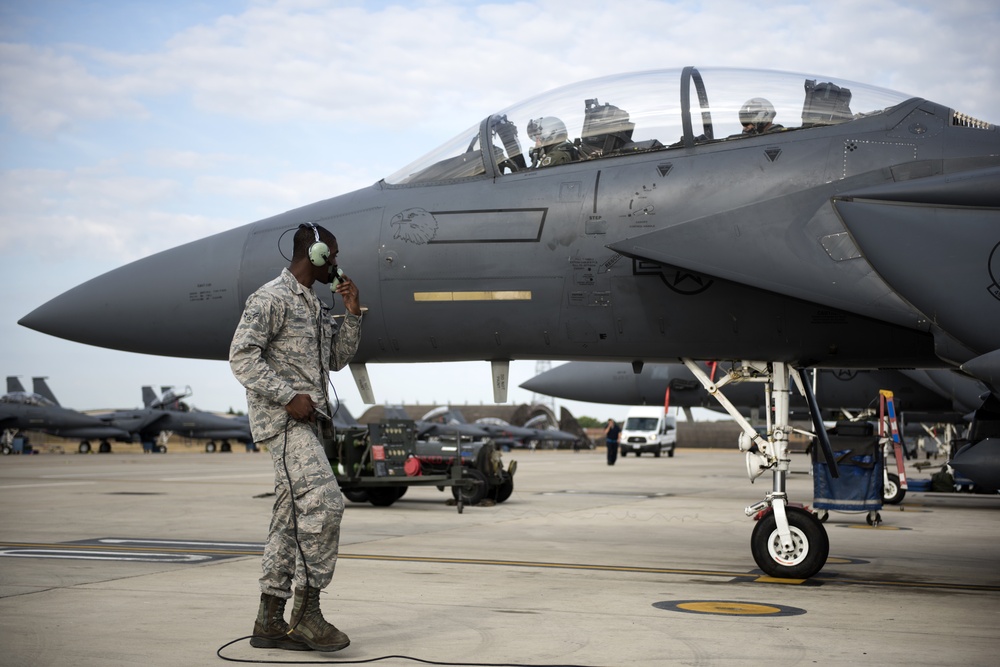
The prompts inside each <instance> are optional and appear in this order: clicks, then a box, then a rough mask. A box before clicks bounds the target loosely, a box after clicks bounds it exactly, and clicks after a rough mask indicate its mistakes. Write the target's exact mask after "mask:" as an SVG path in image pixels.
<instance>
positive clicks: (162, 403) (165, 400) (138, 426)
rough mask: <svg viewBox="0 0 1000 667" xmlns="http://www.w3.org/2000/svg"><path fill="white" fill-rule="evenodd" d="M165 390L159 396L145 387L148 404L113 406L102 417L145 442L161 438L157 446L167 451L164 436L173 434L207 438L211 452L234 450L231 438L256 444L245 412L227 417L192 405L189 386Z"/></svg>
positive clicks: (164, 388)
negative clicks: (187, 399)
mask: <svg viewBox="0 0 1000 667" xmlns="http://www.w3.org/2000/svg"><path fill="white" fill-rule="evenodd" d="M162 392H163V393H162V394H161V395H160V396H157V395H156V393H155V392H154V391H153V388H152V387H149V386H146V387H143V388H142V396H143V403H144V405H145V406H146V407H143V408H137V409H132V410H113V411H110V412H106V413H102V414H101V415H100V417H101V419H103V420H105V421H107V422H108V423H110V424H114V425H115V426H119V427H121V428H123V429H126V430H128V431H129V432H130V433H132V434H133V435H134V437H135V438H136V439H138V440H139V441H140V442H142V443H153V442H155V441H157V440H160V442H159V443H158V444H156V445H154V446H153V447H154V449H156V451H160V452H166V444H165V442H164V441H165V439H166V438H165V437H163V438H161V436H169V435H170V434H177V435H181V436H183V437H186V438H198V439H202V440H207V441H208V442H207V443H206V444H205V451H206V452H209V453H212V452H215V451H223V452H228V451H231V449H232V447H231V445H230V443H229V441H230V440H235V441H237V442H241V443H243V444H244V445H245V446H247V447H248V448H253V437H252V436H251V435H250V420H249V419H248V418H247V417H246V416H245V415H244V416H234V417H223V416H220V415H216V414H213V413H211V412H203V411H201V410H195V409H194V408H191V407H190V406H189V405H188V404H187V403H184V402H183V401H182V400H181V399H182V398H186V397H187V396H190V395H191V388H190V387H186V388H185V389H184V390H183V391H178V390H175V389H174V388H173V387H162Z"/></svg>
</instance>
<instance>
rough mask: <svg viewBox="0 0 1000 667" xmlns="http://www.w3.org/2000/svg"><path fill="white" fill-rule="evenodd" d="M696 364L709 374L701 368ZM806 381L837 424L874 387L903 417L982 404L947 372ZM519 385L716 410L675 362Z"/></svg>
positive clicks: (743, 391) (798, 400) (559, 371)
mask: <svg viewBox="0 0 1000 667" xmlns="http://www.w3.org/2000/svg"><path fill="white" fill-rule="evenodd" d="M702 366H703V367H704V368H705V370H706V372H708V373H711V372H712V371H711V369H710V367H709V365H707V364H702ZM935 378H938V379H939V381H940V383H941V384H939V383H938V382H935ZM810 380H811V381H812V382H813V383H814V391H815V393H816V397H817V399H818V400H819V402H820V404H821V407H822V408H823V417H824V419H837V418H838V417H840V416H842V415H843V412H842V410H849V411H851V412H854V411H859V410H864V409H866V408H869V407H872V406H873V405H874V406H877V404H878V392H879V390H880V389H888V390H891V391H892V392H893V394H894V395H895V397H896V400H897V404H898V406H899V409H900V410H901V411H906V412H907V413H908V414H909V413H913V414H923V413H934V414H935V415H936V417H938V418H948V419H953V418H955V417H958V416H961V415H966V414H969V413H971V412H972V411H973V410H975V409H976V407H978V405H979V404H980V403H982V400H981V399H980V398H979V397H980V396H981V395H982V394H983V393H984V392H986V391H988V390H987V388H986V386H985V385H983V384H982V383H981V382H978V381H976V380H973V379H971V378H969V377H967V376H964V375H961V374H959V373H955V372H954V371H950V370H931V371H914V370H905V369H904V370H856V369H853V370H833V369H820V370H817V371H816V373H815V377H813V376H812V375H810ZM521 387H522V388H523V389H527V390H528V391H532V392H535V393H538V394H544V395H546V396H554V397H557V398H565V399H569V400H574V401H585V402H591V403H613V404H619V405H662V404H663V403H664V400H665V399H664V397H665V394H666V391H667V389H668V388H669V390H670V395H669V397H668V398H667V400H668V401H669V406H670V407H677V408H681V409H684V410H686V411H689V410H690V409H691V408H696V407H698V408H707V409H709V410H716V411H723V410H722V408H721V407H719V405H718V403H716V401H715V399H713V398H712V397H711V396H710V395H709V394H708V392H706V391H705V389H704V387H702V385H701V383H700V382H699V381H698V379H697V378H695V376H694V375H693V374H692V373H691V371H690V370H688V369H687V367H686V366H684V365H683V364H645V365H643V366H642V368H641V369H639V372H636V370H635V368H634V367H633V366H632V365H631V364H626V363H621V362H614V361H591V362H582V361H573V362H570V363H568V364H562V365H561V366H556V367H555V368H553V369H551V370H549V371H546V372H544V373H541V374H540V375H536V376H535V377H533V378H531V379H530V380H528V381H527V382H524V383H522V384H521ZM727 396H728V397H729V399H730V400H731V401H732V402H733V403H734V404H735V405H736V406H737V407H738V408H740V410H741V412H742V413H743V414H744V415H746V416H749V415H750V413H751V411H753V410H758V411H759V410H760V409H762V408H763V407H764V396H763V395H762V392H761V391H760V390H759V388H757V387H753V386H752V385H746V384H744V385H737V386H736V387H733V389H732V390H730V391H729V392H727ZM790 403H791V410H792V413H793V414H794V415H796V417H797V418H800V419H801V418H805V419H808V417H809V412H808V405H807V404H806V400H805V397H804V396H802V395H801V394H798V393H797V392H793V393H792V396H791V399H790ZM688 419H689V420H691V417H690V416H689V417H688Z"/></svg>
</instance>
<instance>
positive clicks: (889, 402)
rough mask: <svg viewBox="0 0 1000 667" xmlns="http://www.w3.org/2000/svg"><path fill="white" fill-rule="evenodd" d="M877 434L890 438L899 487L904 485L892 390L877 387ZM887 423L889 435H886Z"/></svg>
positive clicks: (900, 443) (904, 478)
mask: <svg viewBox="0 0 1000 667" xmlns="http://www.w3.org/2000/svg"><path fill="white" fill-rule="evenodd" d="M878 417H879V419H878V436H879V438H886V437H890V438H891V439H892V451H893V454H895V457H896V470H897V472H898V473H899V488H901V489H905V488H907V487H906V472H905V471H904V470H903V441H902V439H901V438H900V436H899V423H898V421H897V420H896V402H895V400H894V399H893V397H892V392H891V391H889V390H888V389H879V392H878ZM887 425H888V431H889V435H888V436H887V435H886V426H887Z"/></svg>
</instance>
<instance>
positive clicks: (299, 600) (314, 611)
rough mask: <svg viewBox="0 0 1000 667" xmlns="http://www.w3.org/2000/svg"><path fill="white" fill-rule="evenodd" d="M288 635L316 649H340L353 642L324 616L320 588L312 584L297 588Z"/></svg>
mask: <svg viewBox="0 0 1000 667" xmlns="http://www.w3.org/2000/svg"><path fill="white" fill-rule="evenodd" d="M288 636H289V637H290V638H292V639H294V640H295V641H297V642H302V643H304V644H305V645H306V646H308V647H309V648H311V649H313V650H314V651H339V650H340V649H342V648H347V647H348V645H350V643H351V640H350V639H348V638H347V635H345V634H344V633H343V632H341V631H340V630H338V629H337V628H335V627H334V626H332V625H330V624H329V623H327V622H326V619H325V618H323V614H322V613H321V612H320V610H319V589H318V588H312V587H310V586H306V587H305V588H298V589H296V590H295V606H294V607H293V608H292V627H291V630H290V631H289V633H288Z"/></svg>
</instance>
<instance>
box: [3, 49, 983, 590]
mask: <svg viewBox="0 0 1000 667" xmlns="http://www.w3.org/2000/svg"><path fill="white" fill-rule="evenodd" d="M754 99H758V100H759V99H766V100H767V105H766V106H765V105H760V107H759V108H757V109H755V110H754V111H753V114H751V115H752V116H753V117H754V118H753V119H752V120H753V122H744V121H745V120H746V119H745V118H743V117H742V116H741V111H742V110H744V106H745V103H746V102H747V101H748V100H754ZM552 119H557V120H558V121H559V124H561V126H562V127H565V128H566V131H565V132H562V131H561V130H560V129H559V125H557V124H556V123H552V122H551V120H552ZM539 126H541V127H543V128H545V127H548V129H547V130H546V131H545V132H541V133H533V134H534V135H535V136H538V137H541V136H544V137H551V138H552V139H553V140H566V139H568V140H569V141H571V142H572V144H573V146H574V148H575V150H570V149H566V150H565V151H564V152H566V153H567V154H569V155H570V156H571V158H572V159H571V161H569V162H567V163H565V164H561V165H558V166H551V167H543V168H529V162H528V159H527V154H528V152H529V151H528V147H530V146H534V145H535V143H536V142H535V140H534V139H535V137H534V136H529V135H528V133H527V131H528V128H529V127H534V128H538V127H539ZM747 126H751V127H747ZM744 130H747V131H744ZM750 130H753V131H750ZM539 148H541V149H544V144H541V145H540V146H539ZM532 162H533V161H532ZM543 163H544V161H543ZM998 166H1000V132H998V130H997V128H996V127H995V126H993V125H991V124H989V123H986V122H983V121H979V120H976V119H972V118H969V117H968V116H966V115H964V114H962V113H960V112H958V111H956V110H954V109H951V108H949V107H946V106H943V105H941V104H938V103H935V102H931V101H929V100H925V99H921V98H919V97H913V96H910V95H904V94H899V93H895V92H892V91H888V90H884V89H879V88H874V87H871V86H866V85H863V84H859V83H853V82H849V81H843V80H837V79H832V78H829V77H818V76H811V75H800V74H789V73H776V72H752V71H748V70H723V69H702V70H698V69H695V68H693V67H687V68H684V69H682V70H660V71H650V72H643V73H638V74H628V75H621V76H615V77H606V78H604V79H598V80H593V81H587V82H582V83H579V84H574V85H571V86H566V87H563V88H560V89H557V90H554V91H551V92H549V93H546V94H544V95H539V96H537V97H534V98H531V99H530V100H528V101H526V102H523V103H521V104H516V105H513V106H511V107H508V108H506V109H504V110H501V111H499V112H497V113H493V114H491V115H489V116H487V117H485V118H484V119H483V120H482V122H480V123H478V124H477V125H476V126H474V127H472V128H469V129H468V130H466V131H464V132H462V133H460V134H459V135H458V136H457V137H456V138H455V139H454V140H452V141H451V142H448V143H446V144H444V145H442V146H441V147H440V148H438V149H437V150H435V151H432V152H431V153H429V154H428V155H427V156H425V157H424V158H421V159H419V160H417V161H415V162H413V163H411V164H409V165H407V166H406V167H404V168H403V169H400V170H399V171H397V172H396V173H394V174H391V175H390V176H388V177H386V178H385V179H383V180H381V181H379V182H378V183H376V184H375V185H373V186H371V187H369V188H365V189H362V190H359V191H357V192H353V193H350V194H346V195H342V196H340V197H335V198H333V199H328V200H325V201H321V202H317V203H315V204H311V205H308V206H304V207H302V208H298V209H295V210H292V211H288V212H286V213H283V214H280V215H277V216H274V217H271V218H267V219H265V220H261V221H259V222H257V223H253V224H251V225H247V226H244V227H240V228H237V229H233V230H230V231H227V232H223V233H221V234H218V235H215V236H212V237H209V238H207V239H204V240H202V241H198V242H194V243H190V244H187V245H184V246H180V247H178V248H175V249H173V250H167V251H164V252H161V253H159V254H157V255H153V256H151V257H148V258H146V259H143V260H140V261H138V262H135V263H132V264H130V265H127V266H125V267H122V268H120V269H117V270H114V271H111V272H109V273H107V274H105V275H103V276H99V277H98V278H95V279H93V280H91V281H89V282H87V283H85V284H83V285H81V286H79V287H77V288H74V289H72V290H70V291H68V292H66V293H65V294H63V295H61V296H60V297H57V298H55V299H53V300H52V301H50V302H48V303H46V304H44V305H42V306H40V307H39V308H38V309H36V310H35V311H33V312H32V313H30V314H28V315H27V316H26V317H24V318H22V320H21V323H22V324H24V325H26V326H29V327H32V328H35V329H38V330H40V331H45V332H47V333H51V334H53V335H57V336H62V337H65V338H69V339H71V340H77V341H80V342H84V343H89V344H94V345H102V346H106V347H112V348H117V349H123V350H130V351H135V352H147V353H153V354H165V355H175V356H185V357H195V358H208V359H221V358H225V356H226V353H227V350H228V345H229V341H230V338H231V336H232V332H233V330H234V328H235V324H236V322H237V320H238V318H239V317H240V312H241V309H242V305H243V303H244V300H245V299H246V297H247V296H248V295H249V294H250V293H251V292H252V291H253V290H254V289H256V288H257V287H258V286H260V285H261V284H263V283H264V282H265V281H267V280H269V279H271V278H272V277H273V276H274V275H275V274H276V273H277V272H278V270H279V269H280V268H281V267H282V266H283V265H285V264H287V262H288V259H289V257H290V256H291V232H293V231H294V230H295V229H296V228H297V226H298V225H299V224H302V223H304V222H309V221H313V222H317V223H320V224H324V225H327V226H329V227H330V228H331V229H332V231H334V233H335V234H336V235H337V237H338V239H339V242H340V246H341V248H342V255H343V257H344V259H343V265H342V266H343V268H344V270H345V271H346V272H347V273H348V274H349V275H350V276H351V277H352V278H353V279H354V280H355V281H356V282H357V283H358V284H359V285H360V286H361V287H362V289H363V293H362V296H363V299H364V300H365V302H366V305H367V306H368V308H369V311H368V316H367V318H366V320H365V325H364V334H363V336H362V342H361V348H360V350H359V352H358V355H357V356H356V358H355V363H354V364H352V371H353V372H354V374H355V378H356V379H357V380H358V383H359V387H361V388H362V389H363V391H364V395H365V396H366V398H367V400H369V401H373V400H374V396H373V394H372V392H371V391H370V383H369V382H368V378H367V374H366V373H365V371H364V368H363V365H362V364H363V363H364V362H366V361H384V362H391V361H434V360H470V359H488V360H490V361H491V362H492V371H493V372H492V375H493V387H494V395H495V397H496V398H497V399H498V400H503V398H504V397H505V396H506V386H507V368H508V365H507V364H508V362H509V360H511V359H521V358H536V359H581V360H583V359H595V360H601V359H603V360H620V361H644V362H652V361H672V360H676V359H677V358H682V357H683V358H690V359H725V360H748V359H757V360H763V361H761V362H757V363H747V364H741V366H740V369H741V370H740V371H739V373H740V374H741V376H742V377H743V378H744V379H749V378H751V377H756V378H763V379H766V380H767V381H768V382H770V383H772V384H774V386H775V388H776V391H775V392H774V396H776V397H777V400H778V401H779V402H778V403H776V405H775V408H776V410H777V417H776V425H777V428H776V431H775V434H776V435H773V436H768V439H767V441H761V438H760V435H759V434H757V433H756V431H754V430H753V429H752V428H751V427H750V426H749V425H746V426H745V429H746V431H745V432H746V433H747V437H748V438H750V442H751V443H752V444H751V447H752V448H753V449H754V450H756V451H759V452H762V453H761V456H762V457H763V458H764V459H765V460H766V461H768V462H769V465H771V466H772V468H773V471H774V475H775V483H774V485H773V488H774V491H773V492H772V493H770V494H768V496H767V498H766V500H765V501H764V503H763V504H762V505H761V507H760V508H759V509H761V510H764V509H766V510H768V511H769V512H770V511H772V510H773V514H768V517H769V518H768V519H767V520H763V521H762V522H761V523H759V524H758V528H759V527H760V526H765V528H763V529H761V530H760V532H759V533H758V532H757V531H755V536H754V538H752V544H753V545H755V546H754V553H755V558H756V559H757V561H758V564H760V565H761V567H762V568H764V569H765V571H767V572H768V573H770V574H773V575H776V576H792V577H802V576H810V575H811V574H813V573H815V572H816V571H818V569H819V568H820V567H822V564H823V562H825V558H826V552H827V543H826V536H825V532H824V531H823V528H822V526H818V525H814V524H813V523H812V520H811V517H808V516H802V515H803V514H804V513H801V512H798V511H796V510H795V508H788V507H787V506H786V502H785V495H784V481H783V480H784V474H785V470H786V466H785V464H784V463H783V461H784V460H785V459H784V456H785V453H784V441H783V437H782V433H783V430H784V429H786V428H787V409H788V406H787V403H786V402H784V397H785V396H787V391H786V389H787V384H788V382H789V378H790V377H796V376H795V375H794V374H792V373H791V372H790V369H791V367H792V366H795V367H810V366H811V367H832V368H851V367H854V368H872V367H910V368H912V367H917V368H933V367H936V366H937V367H943V366H947V365H955V364H959V363H964V364H966V367H967V370H968V371H969V372H970V373H972V374H973V375H976V374H977V373H978V374H979V375H978V377H979V379H981V380H983V381H988V380H989V379H990V378H993V377H995V376H996V375H997V374H996V373H994V372H993V370H992V369H993V366H992V365H991V364H990V363H989V361H990V359H992V357H991V356H990V355H991V354H993V353H994V351H995V350H997V349H1000V339H998V336H1000V334H998V333H997V332H1000V300H997V299H995V298H994V297H993V295H992V292H991V291H990V290H988V289H980V292H981V294H976V295H973V296H971V297H970V296H968V295H967V294H966V293H965V292H964V291H963V290H964V289H965V287H966V286H967V281H966V280H964V279H963V280H962V281H960V283H959V284H958V286H957V287H955V288H951V287H950V283H949V284H946V285H943V286H941V287H940V289H939V290H938V291H937V292H935V295H934V296H935V298H934V299H931V300H929V301H927V302H923V301H920V300H918V299H916V297H912V298H913V300H912V301H911V294H910V290H909V289H906V291H905V292H903V291H901V292H899V293H897V292H896V291H895V290H894V288H893V287H892V284H893V283H894V282H898V281H897V280H895V279H894V278H893V277H892V276H889V275H886V276H882V275H880V272H879V271H880V269H879V267H880V266H883V265H885V266H886V268H885V269H883V270H886V271H887V274H888V268H890V267H891V268H897V264H898V263H886V262H884V261H882V260H881V259H875V260H873V261H869V259H868V258H867V255H866V252H867V250H868V249H869V248H870V247H872V245H877V244H878V242H879V239H885V235H884V234H882V235H880V236H878V238H876V239H875V240H874V241H873V240H870V239H865V240H864V241H863V242H860V243H859V242H857V241H856V240H855V238H854V237H853V236H852V233H851V230H849V229H848V228H847V227H845V224H844V221H843V220H842V218H841V215H842V214H841V209H844V210H845V211H846V210H848V209H849V208H852V207H853V208H855V209H856V210H862V209H860V208H859V207H855V206H853V205H854V204H856V203H858V202H861V203H864V202H865V201H867V200H868V199H873V200H877V201H879V202H882V201H887V200H888V199H889V198H896V199H893V201H898V200H899V198H902V199H904V200H905V203H906V204H907V206H906V207H899V208H905V209H907V210H904V211H903V213H912V214H915V218H916V219H917V220H919V221H920V222H921V223H925V222H926V221H928V220H935V219H936V220H940V221H943V224H946V225H947V226H948V227H949V228H950V227H951V225H950V224H949V223H950V221H951V220H953V219H959V220H963V221H966V220H968V221H969V222H970V227H971V228H974V230H975V233H973V234H972V235H971V239H970V240H966V241H965V242H963V244H962V245H961V248H962V249H963V250H969V251H970V252H972V253H973V254H971V255H969V254H959V255H949V256H945V257H942V258H940V260H941V261H943V262H947V263H948V264H955V263H958V264H961V265H962V266H963V270H964V267H965V266H966V265H970V266H971V265H975V264H976V262H979V264H980V266H982V270H981V274H982V279H983V280H982V282H983V286H984V287H985V285H986V284H987V283H988V282H989V281H988V278H989V277H990V275H992V274H991V273H990V271H987V268H989V269H990V270H992V259H991V256H989V255H988V252H989V248H992V245H990V244H985V243H981V241H982V239H983V234H982V233H981V230H982V228H983V227H984V226H985V227H990V226H991V225H992V228H994V229H995V228H996V220H997V217H996V216H997V210H998V208H997V204H998V202H997V198H998V197H1000V194H998V193H1000V187H998V182H997V171H996V168H997V167H998ZM842 203H844V204H842ZM880 205H881V204H880ZM845 206H846V208H845ZM863 210H868V209H863ZM897 212H899V211H898V210H897ZM953 213H954V214H955V217H954V218H953V217H952V214H953ZM857 217H858V218H860V219H861V222H862V224H864V221H865V220H867V219H870V217H871V216H870V215H868V214H865V213H862V214H861V215H859V216H857ZM976 241H979V242H980V243H979V245H977V244H976ZM994 243H995V241H994ZM375 249H377V253H376V252H373V251H374V250H375ZM976 253H978V255H977V254H976ZM977 256H978V257H979V259H977ZM178 269H181V270H178ZM913 270H915V271H922V270H924V269H923V267H921V266H916V267H915V268H914V269H913ZM945 270H946V269H945ZM964 275H965V274H963V276H964ZM149 276H157V279H156V280H155V281H150V280H149V279H148V277H149ZM969 276H972V277H974V275H973V274H971V273H970V274H969ZM900 284H902V283H900ZM905 287H906V288H909V287H910V286H909V284H906V285H905ZM901 289H902V288H901ZM328 298H329V297H328ZM987 299H993V301H994V302H995V303H989V302H988V301H987ZM942 300H948V301H949V305H952V304H954V303H965V304H966V305H967V306H968V307H969V308H970V309H979V310H978V312H977V316H976V317H968V318H965V319H962V318H955V317H943V318H938V317H936V313H934V312H929V311H930V309H931V308H932V307H936V306H938V305H940V301H942ZM150 304H156V307H155V308H151V307H150ZM696 376H697V375H696ZM732 377H736V376H732ZM699 379H700V380H701V378H699ZM730 379H732V378H730ZM707 381H708V380H707V378H706V379H705V380H703V382H707ZM992 388H993V389H995V387H992ZM737 416H738V415H737ZM772 527H773V530H771V528H772ZM772 536H773V537H774V539H775V540H777V542H776V544H777V546H774V544H775V543H773V541H771V542H769V540H771V538H772ZM796 543H798V544H800V545H801V544H806V545H808V544H810V543H812V544H813V546H814V548H812V549H808V548H806V549H797V548H796V547H795V544H796ZM768 545H770V546H768ZM772 547H773V548H772ZM769 553H770V554H772V555H773V554H782V555H781V556H780V557H778V558H777V559H773V558H771V556H769V555H768V554H769Z"/></svg>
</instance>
